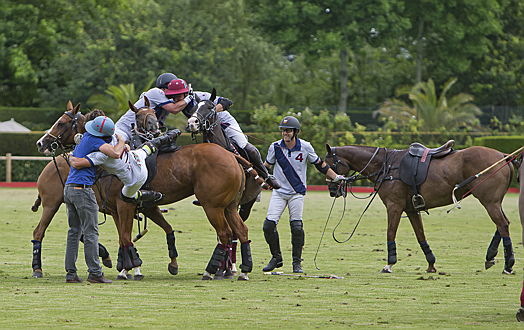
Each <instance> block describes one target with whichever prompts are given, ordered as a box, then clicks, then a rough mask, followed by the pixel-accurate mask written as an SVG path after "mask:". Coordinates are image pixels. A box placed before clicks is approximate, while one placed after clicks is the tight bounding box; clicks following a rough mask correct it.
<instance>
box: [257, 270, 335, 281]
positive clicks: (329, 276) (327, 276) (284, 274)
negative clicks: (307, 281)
mask: <svg viewBox="0 0 524 330" xmlns="http://www.w3.org/2000/svg"><path fill="white" fill-rule="evenodd" d="M264 275H280V276H294V277H307V278H325V279H328V280H341V279H344V277H342V276H337V275H333V274H330V275H300V274H287V273H283V272H264Z"/></svg>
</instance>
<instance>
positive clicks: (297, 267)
mask: <svg viewBox="0 0 524 330" xmlns="http://www.w3.org/2000/svg"><path fill="white" fill-rule="evenodd" d="M303 272H304V270H302V265H301V264H300V262H294V263H293V273H303Z"/></svg>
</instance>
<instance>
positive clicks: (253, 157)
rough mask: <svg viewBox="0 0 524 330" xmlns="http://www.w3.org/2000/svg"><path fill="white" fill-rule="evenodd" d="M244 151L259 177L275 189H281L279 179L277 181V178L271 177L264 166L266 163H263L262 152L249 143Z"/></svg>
mask: <svg viewBox="0 0 524 330" xmlns="http://www.w3.org/2000/svg"><path fill="white" fill-rule="evenodd" d="M244 150H245V151H246V152H247V154H248V155H249V159H250V161H251V163H252V164H253V168H254V169H255V171H257V173H258V175H260V177H262V178H263V179H264V180H266V183H267V184H269V185H270V186H271V187H273V188H274V189H278V188H280V184H279V183H278V181H277V179H275V177H273V176H272V175H269V172H268V171H267V168H266V167H265V166H264V162H263V161H262V156H261V155H260V151H258V149H257V148H255V146H254V145H252V144H251V143H248V144H247V145H246V146H245V147H244Z"/></svg>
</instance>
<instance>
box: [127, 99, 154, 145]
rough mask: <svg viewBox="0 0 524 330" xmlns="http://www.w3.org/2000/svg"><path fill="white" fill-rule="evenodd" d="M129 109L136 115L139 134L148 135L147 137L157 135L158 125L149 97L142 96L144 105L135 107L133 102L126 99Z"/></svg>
mask: <svg viewBox="0 0 524 330" xmlns="http://www.w3.org/2000/svg"><path fill="white" fill-rule="evenodd" d="M128 103H129V109H131V110H132V111H133V112H134V113H135V115H136V130H137V132H138V133H139V135H148V136H149V137H148V138H151V137H155V136H158V135H159V134H160V127H159V125H158V120H157V118H156V113H155V110H154V109H152V108H151V103H150V102H149V99H148V98H147V97H146V96H144V105H145V106H144V107H142V108H139V109H137V108H136V107H135V105H134V104H133V103H131V102H130V101H128Z"/></svg>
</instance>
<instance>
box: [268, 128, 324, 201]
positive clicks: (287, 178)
mask: <svg viewBox="0 0 524 330" xmlns="http://www.w3.org/2000/svg"><path fill="white" fill-rule="evenodd" d="M319 160H320V158H319V157H318V156H317V154H316V153H315V150H314V149H313V146H312V145H311V143H309V142H308V141H305V140H302V139H298V138H297V143H296V144H295V146H294V147H293V148H292V149H288V148H287V147H286V144H285V143H284V140H279V141H276V142H273V143H272V144H271V145H270V146H269V150H268V153H267V157H266V162H267V163H269V164H271V165H274V166H275V167H274V169H273V175H274V176H275V178H276V179H277V180H278V182H279V183H280V185H281V188H279V189H276V191H277V192H279V193H282V194H288V195H291V194H301V195H305V194H306V187H307V186H306V171H307V162H310V163H311V164H315V163H317V162H318V161H319Z"/></svg>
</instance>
